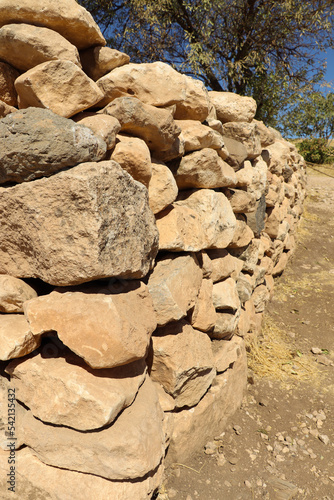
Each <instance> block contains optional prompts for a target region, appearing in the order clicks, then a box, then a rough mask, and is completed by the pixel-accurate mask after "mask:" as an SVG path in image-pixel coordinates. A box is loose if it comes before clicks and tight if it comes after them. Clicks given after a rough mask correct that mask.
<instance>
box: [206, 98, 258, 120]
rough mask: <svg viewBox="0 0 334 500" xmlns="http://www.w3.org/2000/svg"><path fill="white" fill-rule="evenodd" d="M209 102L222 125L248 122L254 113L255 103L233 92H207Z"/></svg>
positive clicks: (251, 99)
mask: <svg viewBox="0 0 334 500" xmlns="http://www.w3.org/2000/svg"><path fill="white" fill-rule="evenodd" d="M209 98H210V101H211V102H212V103H213V105H214V107H215V108H216V113H217V118H218V120H220V121H221V122H222V123H226V122H250V121H252V119H253V118H254V116H255V113H256V102H255V100H254V99H253V98H252V97H245V96H241V95H238V94H234V93H233V92H215V91H211V92H209Z"/></svg>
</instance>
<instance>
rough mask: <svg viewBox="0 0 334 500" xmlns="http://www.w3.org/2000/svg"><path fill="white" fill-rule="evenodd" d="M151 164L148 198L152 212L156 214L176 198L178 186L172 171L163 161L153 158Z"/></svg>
mask: <svg viewBox="0 0 334 500" xmlns="http://www.w3.org/2000/svg"><path fill="white" fill-rule="evenodd" d="M151 166H152V177H151V179H150V183H149V186H148V198H149V203H150V207H151V210H152V212H153V213H154V214H157V213H159V212H161V210H163V209H164V208H166V207H167V206H168V205H170V204H171V203H173V201H175V200H176V197H177V194H178V188H177V184H176V181H175V179H174V176H173V174H172V172H171V171H170V169H169V168H168V167H167V166H166V165H165V164H164V163H162V162H159V161H158V160H153V161H152V163H151Z"/></svg>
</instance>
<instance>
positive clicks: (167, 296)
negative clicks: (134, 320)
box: [148, 254, 202, 326]
mask: <svg viewBox="0 0 334 500" xmlns="http://www.w3.org/2000/svg"><path fill="white" fill-rule="evenodd" d="M201 283H202V271H201V269H200V267H199V265H198V262H197V260H196V258H195V257H194V256H193V255H180V256H174V255H170V254H169V255H167V256H166V257H164V258H163V259H162V260H160V261H159V262H157V264H156V266H155V268H154V269H153V272H152V274H151V276H150V277H149V280H148V288H149V291H150V294H151V296H152V299H153V305H154V309H155V312H156V315H157V322H158V326H164V325H166V324H167V323H169V322H170V321H177V320H179V319H182V318H184V317H185V316H186V315H187V312H188V311H189V309H191V308H192V307H194V305H195V302H196V298H197V295H198V293H199V290H200V287H201Z"/></svg>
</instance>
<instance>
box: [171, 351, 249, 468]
mask: <svg viewBox="0 0 334 500" xmlns="http://www.w3.org/2000/svg"><path fill="white" fill-rule="evenodd" d="M240 351H241V353H240V356H239V357H238V359H237V360H236V361H235V363H234V366H233V369H227V370H226V371H225V372H224V373H222V374H220V375H218V376H217V377H216V378H215V380H214V382H213V384H212V386H211V387H210V389H209V390H208V392H207V394H205V395H204V397H203V398H202V399H201V401H200V402H199V403H198V405H197V406H195V407H194V408H191V409H185V410H182V411H180V412H178V413H175V414H174V430H173V435H172V438H171V441H170V445H169V451H168V455H167V460H168V463H173V462H179V463H186V461H187V460H188V459H189V458H190V457H191V456H192V455H193V453H195V452H196V450H198V449H202V448H203V447H204V445H205V444H206V443H207V441H208V440H209V439H210V438H211V439H212V436H215V435H219V433H220V432H221V429H224V427H225V426H226V423H227V421H228V419H229V418H230V417H231V416H232V415H233V414H234V412H235V411H236V410H237V408H238V407H239V406H240V405H241V402H242V399H243V396H244V392H245V390H246V384H247V359H246V350H245V349H244V348H241V349H240ZM203 422H205V425H203ZM189 436H191V439H189Z"/></svg>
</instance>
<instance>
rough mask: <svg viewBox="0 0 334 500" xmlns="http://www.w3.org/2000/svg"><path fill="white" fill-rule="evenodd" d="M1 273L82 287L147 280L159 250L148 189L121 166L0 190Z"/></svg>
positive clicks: (102, 165)
mask: <svg viewBox="0 0 334 500" xmlns="http://www.w3.org/2000/svg"><path fill="white" fill-rule="evenodd" d="M0 240H1V250H0V273H2V274H11V275H12V276H15V277H21V278H24V277H26V278H27V277H38V278H41V279H43V280H44V281H46V282H47V283H50V284H53V285H61V286H66V285H74V284H79V283H83V282H85V281H92V280H94V279H99V278H103V277H110V276H122V277H125V278H140V277H142V276H145V275H146V274H147V272H148V271H149V270H150V268H151V266H152V263H153V259H154V257H155V255H156V253H157V250H158V230H157V228H156V224H155V220H154V215H153V214H152V211H151V210H150V208H149V205H148V193H147V189H146V188H145V187H144V186H142V184H140V183H137V182H136V181H134V180H133V179H132V178H131V176H130V175H129V174H128V173H127V172H125V171H124V170H122V168H121V167H120V166H119V165H118V164H117V163H116V162H114V161H104V162H99V163H83V164H80V165H78V166H76V167H74V168H72V169H69V170H67V171H64V172H59V173H57V174H55V175H53V176H52V177H48V178H43V179H37V180H35V181H32V182H25V183H22V184H18V185H16V186H13V187H9V188H0Z"/></svg>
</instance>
